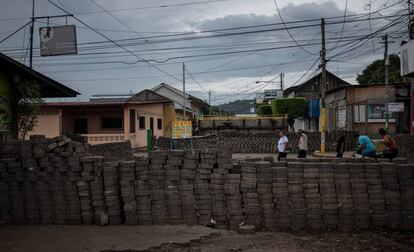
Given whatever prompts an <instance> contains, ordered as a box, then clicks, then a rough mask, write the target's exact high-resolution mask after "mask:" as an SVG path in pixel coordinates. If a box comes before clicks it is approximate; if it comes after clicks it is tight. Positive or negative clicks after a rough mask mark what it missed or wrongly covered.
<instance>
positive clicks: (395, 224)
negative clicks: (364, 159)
mask: <svg viewBox="0 0 414 252" xmlns="http://www.w3.org/2000/svg"><path fill="white" fill-rule="evenodd" d="M381 174H382V183H383V185H384V199H385V208H386V214H387V216H388V218H387V219H388V223H387V226H388V227H389V228H391V229H398V228H399V227H400V225H401V199H400V185H399V183H398V173H397V166H396V165H395V164H393V163H388V162H385V163H382V164H381Z"/></svg>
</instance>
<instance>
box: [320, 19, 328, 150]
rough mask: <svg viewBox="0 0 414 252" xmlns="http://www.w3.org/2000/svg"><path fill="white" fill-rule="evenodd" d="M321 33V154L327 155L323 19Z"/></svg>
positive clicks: (323, 20) (322, 20)
mask: <svg viewBox="0 0 414 252" xmlns="http://www.w3.org/2000/svg"><path fill="white" fill-rule="evenodd" d="M321 33H322V50H321V68H322V75H321V83H320V86H321V93H322V97H321V105H320V108H321V113H320V116H321V126H320V131H321V149H320V152H321V153H325V146H326V145H325V130H326V108H325V97H326V91H327V85H326V47H325V19H324V18H322V19H321Z"/></svg>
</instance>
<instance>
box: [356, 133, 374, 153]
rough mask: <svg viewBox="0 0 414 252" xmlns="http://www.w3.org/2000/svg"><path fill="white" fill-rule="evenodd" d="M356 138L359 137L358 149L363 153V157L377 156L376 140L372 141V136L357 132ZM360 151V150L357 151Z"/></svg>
mask: <svg viewBox="0 0 414 252" xmlns="http://www.w3.org/2000/svg"><path fill="white" fill-rule="evenodd" d="M355 138H357V139H358V149H359V151H360V152H361V154H362V157H370V158H375V157H376V155H377V153H376V148H375V144H374V142H372V140H371V138H369V137H368V136H366V135H360V134H358V133H357V134H355ZM357 152H358V151H357Z"/></svg>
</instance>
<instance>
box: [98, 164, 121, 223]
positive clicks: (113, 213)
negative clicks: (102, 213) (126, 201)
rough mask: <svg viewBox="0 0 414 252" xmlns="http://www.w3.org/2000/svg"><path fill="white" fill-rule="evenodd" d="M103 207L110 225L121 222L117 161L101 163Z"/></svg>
mask: <svg viewBox="0 0 414 252" xmlns="http://www.w3.org/2000/svg"><path fill="white" fill-rule="evenodd" d="M102 170H103V184H104V198H105V209H106V214H107V215H108V223H109V224H110V225H118V224H121V222H122V219H121V207H120V197H119V193H120V188H119V181H118V179H119V176H118V162H116V161H106V160H104V162H103V163H102Z"/></svg>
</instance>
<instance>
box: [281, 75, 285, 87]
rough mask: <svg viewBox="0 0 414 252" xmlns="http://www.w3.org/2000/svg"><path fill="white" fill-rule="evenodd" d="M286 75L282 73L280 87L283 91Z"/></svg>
mask: <svg viewBox="0 0 414 252" xmlns="http://www.w3.org/2000/svg"><path fill="white" fill-rule="evenodd" d="M284 77H285V74H284V73H280V89H281V90H282V91H283V78H284Z"/></svg>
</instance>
